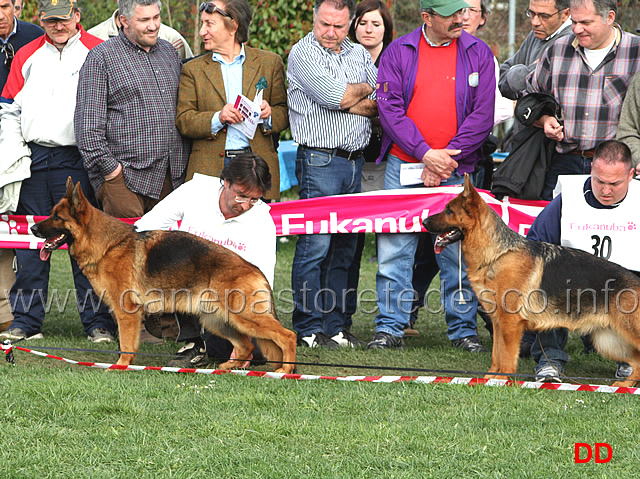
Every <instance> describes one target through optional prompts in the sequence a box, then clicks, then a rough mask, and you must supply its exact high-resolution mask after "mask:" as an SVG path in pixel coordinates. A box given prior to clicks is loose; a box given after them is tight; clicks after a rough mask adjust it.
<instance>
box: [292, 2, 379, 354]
mask: <svg viewBox="0 0 640 479" xmlns="http://www.w3.org/2000/svg"><path fill="white" fill-rule="evenodd" d="M355 8H356V6H355V0H316V5H315V8H314V17H313V31H312V32H310V33H309V34H308V35H307V36H306V37H304V38H303V39H302V40H300V41H299V42H298V43H296V44H295V45H294V46H293V48H292V49H291V54H290V55H289V65H288V69H287V77H288V79H289V90H288V104H289V119H290V123H291V132H292V134H293V139H294V140H295V141H296V142H297V143H298V144H299V147H298V155H297V159H296V176H297V178H298V184H299V185H300V198H301V199H305V198H313V197H318V196H329V195H338V194H347V193H358V192H360V180H361V172H362V164H363V162H364V158H363V156H362V150H363V149H364V148H365V147H366V146H367V144H368V143H369V138H370V136H371V122H370V120H369V117H371V116H374V115H376V113H377V106H376V102H375V92H374V87H375V83H376V76H377V70H376V67H375V66H374V64H373V62H372V60H371V55H369V53H368V52H367V51H366V50H365V49H364V47H362V45H359V44H355V43H353V42H351V40H349V39H348V38H347V34H348V33H349V25H350V23H351V20H352V18H353V16H354V14H355ZM355 247H356V235H351V234H334V235H330V234H319V235H300V236H299V238H298V243H297V245H296V253H295V257H294V260H293V267H292V271H291V277H292V279H291V282H292V287H293V291H294V296H293V297H294V301H295V311H294V312H293V327H294V329H295V330H296V332H297V333H298V344H299V345H302V346H309V347H317V346H322V347H327V348H330V349H335V348H336V347H338V345H342V346H354V345H356V344H360V343H361V341H359V340H357V339H356V338H355V337H353V336H352V335H351V334H350V332H349V331H348V329H347V330H345V315H344V296H345V294H346V292H345V290H346V288H347V271H348V267H349V265H350V264H351V261H352V259H353V254H354V251H355Z"/></svg>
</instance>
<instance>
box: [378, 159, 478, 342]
mask: <svg viewBox="0 0 640 479" xmlns="http://www.w3.org/2000/svg"><path fill="white" fill-rule="evenodd" d="M403 163H404V162H403V161H402V160H400V159H399V158H398V157H396V156H393V155H388V160H387V170H386V173H385V180H384V188H385V189H386V190H390V189H397V188H409V187H403V186H401V185H400V166H401V165H402V164H403ZM463 181H464V178H463V177H462V176H460V175H458V174H457V173H454V174H453V175H452V176H451V177H450V178H449V179H448V180H446V181H444V182H442V183H441V185H442V186H447V185H456V184H461V183H462V182H463ZM422 186H423V185H415V186H413V187H422ZM432 236H433V235H432ZM377 238H378V273H377V274H376V290H377V295H378V308H379V310H380V313H379V314H378V316H376V319H375V321H376V332H383V333H388V334H391V335H393V336H398V337H400V336H403V335H404V329H405V328H406V327H407V326H409V318H410V314H411V308H412V303H413V300H414V298H415V297H416V292H415V291H414V289H413V282H412V278H413V264H414V259H415V253H416V247H417V245H418V240H419V234H418V233H383V234H378V235H377ZM433 238H434V239H435V236H433ZM459 249H460V243H455V244H452V245H449V246H447V247H446V248H445V250H444V251H443V252H442V253H441V254H436V255H435V256H436V261H437V263H438V266H439V268H440V289H441V300H442V303H443V306H444V310H445V319H446V321H447V327H448V331H447V335H448V337H449V339H450V340H452V341H454V340H457V339H462V338H465V337H467V336H475V335H476V334H477V330H476V327H477V323H476V313H477V309H478V301H477V298H476V297H475V295H474V294H473V292H472V290H471V285H470V284H469V280H468V278H467V273H466V265H465V264H464V261H463V263H462V268H461V275H460V279H461V282H462V290H461V291H460V290H459V287H458V279H459V274H458V273H459V261H458V253H459ZM461 293H462V299H463V300H462V301H461V300H460V294H461Z"/></svg>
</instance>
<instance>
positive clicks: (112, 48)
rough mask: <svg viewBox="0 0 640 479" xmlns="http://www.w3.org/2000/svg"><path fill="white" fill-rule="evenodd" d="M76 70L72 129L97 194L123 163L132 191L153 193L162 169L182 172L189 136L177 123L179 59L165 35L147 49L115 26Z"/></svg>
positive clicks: (176, 182) (179, 178) (178, 180)
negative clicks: (112, 34)
mask: <svg viewBox="0 0 640 479" xmlns="http://www.w3.org/2000/svg"><path fill="white" fill-rule="evenodd" d="M89 53H90V54H89V55H88V56H87V60H86V61H85V63H84V65H83V66H82V69H81V70H80V79H79V83H78V96H77V102H76V111H75V134H76V141H77V143H78V148H79V149H80V152H81V153H82V158H83V161H84V166H85V168H86V170H87V171H88V173H89V179H90V180H91V185H92V186H93V188H94V190H95V191H96V193H97V192H98V191H99V190H100V187H101V186H102V184H103V183H104V177H105V176H106V175H108V174H109V173H111V172H113V171H114V170H115V169H116V168H117V166H118V163H120V164H121V165H122V168H123V173H124V181H125V184H126V186H127V188H129V189H130V190H131V191H133V192H134V193H138V194H141V195H145V196H148V197H151V198H155V199H157V198H158V197H159V196H160V192H161V190H162V185H163V183H164V179H165V177H166V175H167V169H170V173H171V179H172V183H173V187H174V188H177V187H178V186H180V185H181V184H182V183H183V182H184V179H185V172H186V167H187V161H188V159H189V150H190V148H189V143H188V142H187V140H185V139H184V138H182V136H180V133H179V132H178V129H177V128H176V105H177V101H178V83H179V79H180V70H181V67H182V63H181V60H180V57H179V55H178V53H177V52H176V49H175V48H173V46H172V45H171V44H170V43H169V42H167V41H165V40H158V43H157V44H156V45H154V46H153V47H151V49H150V50H149V52H147V51H145V50H143V49H142V48H140V47H139V46H138V45H136V44H135V43H133V42H132V41H131V40H129V38H127V36H126V35H125V34H124V33H123V32H122V30H121V31H120V33H119V35H118V36H117V37H113V38H110V39H109V40H107V41H106V42H104V43H102V44H100V45H98V47H96V48H94V49H93V50H91V52H89Z"/></svg>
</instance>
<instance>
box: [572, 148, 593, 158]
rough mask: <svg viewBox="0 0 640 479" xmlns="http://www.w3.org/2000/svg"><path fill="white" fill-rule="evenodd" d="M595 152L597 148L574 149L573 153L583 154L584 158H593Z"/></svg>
mask: <svg viewBox="0 0 640 479" xmlns="http://www.w3.org/2000/svg"><path fill="white" fill-rule="evenodd" d="M595 152H596V149H595V148H591V149H590V150H574V151H573V152H572V153H573V154H575V155H579V156H582V157H583V158H593V155H594V154H595Z"/></svg>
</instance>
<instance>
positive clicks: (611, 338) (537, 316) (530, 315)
mask: <svg viewBox="0 0 640 479" xmlns="http://www.w3.org/2000/svg"><path fill="white" fill-rule="evenodd" d="M423 224H424V227H425V228H426V229H427V230H428V231H430V232H431V233H435V234H437V235H438V236H437V239H436V243H435V248H436V251H442V249H444V248H445V247H446V246H447V245H449V244H452V243H455V242H456V241H462V252H463V253H464V257H465V260H466V263H467V273H468V275H469V280H470V281H471V286H472V288H473V290H474V292H475V293H476V296H477V297H478V300H479V302H480V303H481V304H482V306H483V308H484V309H485V310H486V311H487V312H488V313H489V315H490V316H491V319H492V320H493V327H494V334H493V354H492V360H491V369H490V372H495V373H505V374H515V373H516V370H517V367H518V353H519V348H520V340H521V338H522V333H523V330H524V329H530V330H545V329H551V328H558V327H564V328H568V329H570V330H575V331H578V332H580V333H581V334H587V333H589V334H591V336H592V338H593V343H594V345H595V348H596V350H597V351H598V352H599V353H600V354H602V355H603V356H605V357H607V358H610V359H613V360H616V361H625V362H627V363H629V364H630V365H631V366H632V367H633V374H632V375H631V376H630V377H629V378H628V379H627V380H626V381H619V382H617V383H615V384H614V385H616V386H633V385H634V384H635V383H636V382H638V381H640V309H639V304H638V302H639V298H640V279H639V278H638V277H637V276H636V275H634V274H633V273H631V272H629V271H628V270H626V269H624V268H622V267H620V266H618V265H616V264H614V263H610V262H608V261H606V260H604V259H601V258H598V257H596V256H593V255H590V254H588V253H585V252H583V251H580V250H576V249H573V248H565V247H562V246H558V245H553V244H549V243H542V242H536V241H530V240H527V239H526V238H523V237H522V236H520V235H519V234H517V233H516V232H514V231H512V230H511V229H510V228H509V227H508V226H507V225H506V224H504V222H503V221H502V220H501V219H500V217H499V216H498V215H497V214H496V213H495V212H494V211H493V210H492V209H491V208H490V207H489V205H487V203H485V202H484V201H483V200H482V198H481V197H480V195H479V194H478V192H477V191H476V190H475V188H474V187H473V185H472V184H471V181H470V180H469V176H468V175H467V176H466V177H465V182H464V190H463V192H462V193H460V194H459V195H458V196H457V197H455V198H454V199H453V200H451V201H450V202H449V203H448V204H447V206H446V207H445V209H444V211H443V212H441V213H438V214H436V215H433V216H430V217H428V218H426V219H425V220H424V222H423ZM630 253H631V254H633V252H630ZM486 377H487V378H497V379H504V378H505V377H504V376H501V375H491V374H489V375H487V376H486Z"/></svg>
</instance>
